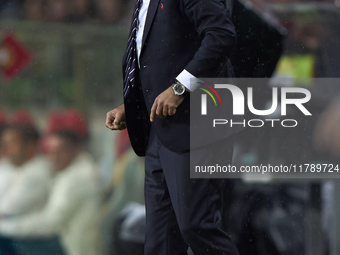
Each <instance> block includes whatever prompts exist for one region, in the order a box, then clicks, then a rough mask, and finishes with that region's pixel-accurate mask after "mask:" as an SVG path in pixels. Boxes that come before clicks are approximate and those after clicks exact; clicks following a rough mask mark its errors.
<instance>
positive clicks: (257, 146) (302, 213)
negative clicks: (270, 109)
mask: <svg viewBox="0 0 340 255" xmlns="http://www.w3.org/2000/svg"><path fill="white" fill-rule="evenodd" d="M133 5H134V1H133V0H125V1H123V0H73V1H67V0H0V43H1V44H0V67H1V75H0V255H11V254H16V255H21V254H34V255H40V254H44V255H46V254H65V255H78V254H82V255H84V254H85V255H86V254H88V255H94V254H96V255H97V254H98V255H101V254H103V255H107V254H117V255H118V254H119V255H125V254H126V255H130V254H131V255H132V254H133V255H136V254H137V255H138V254H143V242H144V235H143V233H144V227H145V223H144V221H145V210H144V205H143V204H144V196H143V187H144V183H143V181H144V172H143V171H144V165H143V164H144V162H143V159H142V158H138V157H137V156H135V154H134V153H133V151H132V149H131V147H130V144H129V141H128V136H127V133H126V131H122V132H112V131H110V130H108V129H106V128H105V117H106V112H107V111H109V110H111V109H113V108H114V107H116V106H118V105H119V104H121V103H122V102H123V98H122V82H121V79H122V77H121V75H122V74H121V59H122V56H123V54H124V52H125V47H126V40H127V35H128V28H129V23H130V19H131V16H132V14H131V13H132V11H133ZM339 5H340V2H339V1H337V0H336V1H297V0H253V1H236V0H235V1H231V0H230V1H228V6H229V8H230V9H231V10H232V19H233V22H234V24H235V26H236V29H237V34H238V46H237V48H236V49H235V51H234V53H233V55H232V56H231V60H232V63H233V65H234V68H235V73H236V76H237V77H240V78H249V77H253V78H264V77H265V78H271V79H270V80H269V81H270V82H268V84H264V85H263V84H262V85H261V86H258V87H257V88H256V89H255V91H254V95H255V98H254V101H255V103H254V104H255V105H256V106H257V108H258V109H262V108H261V107H266V105H268V104H269V105H270V101H271V87H272V86H275V87H282V86H299V87H306V88H308V89H309V90H310V91H312V95H313V100H312V101H311V102H310V105H308V109H309V110H310V111H311V112H312V113H313V116H312V117H311V118H308V119H303V118H302V116H300V115H299V113H298V111H296V109H288V114H287V115H288V116H287V118H294V119H299V120H300V124H299V126H298V127H297V128H294V129H288V130H287V129H283V128H281V129H280V128H275V129H271V128H261V129H251V128H249V129H246V130H245V131H243V132H242V133H240V134H239V135H238V139H237V144H236V145H235V153H234V154H235V155H234V164H236V165H256V164H265V163H271V164H273V165H280V164H285V163H287V162H290V163H291V162H296V163H299V162H300V163H301V162H303V163H326V164H334V165H336V164H339V163H340V162H339V156H340V130H339V128H338V127H339V125H340V86H339V85H337V84H336V82H327V78H338V77H339V76H340V47H339V45H340V22H339V21H340V20H339V19H340V9H339ZM281 78H289V79H285V80H286V82H282V81H283V80H282V79H281ZM301 78H307V79H306V80H303V82H302V81H301ZM312 78H319V81H320V82H311V81H310V80H308V79H312ZM247 117H248V118H251V117H252V116H251V114H250V113H248V116H247ZM339 192H340V184H339V181H338V180H336V179H334V180H330V179H300V180H292V179H287V180H284V179H282V178H280V179H276V178H275V177H273V178H267V179H263V178H262V179H256V178H249V177H247V176H244V178H241V179H237V180H236V179H234V180H229V181H228V186H227V189H226V190H225V196H224V200H225V201H224V202H225V203H224V204H225V205H224V219H223V222H222V224H223V227H224V229H226V230H227V231H228V232H229V233H230V235H231V237H232V239H233V240H234V242H235V243H236V245H237V246H238V248H239V250H240V254H241V255H267V254H270V255H295V254H296V255H328V254H329V255H339V254H340V242H339V240H340V220H339V219H337V217H336V216H337V215H338V214H339V213H340V196H338V194H339ZM189 253H190V251H189Z"/></svg>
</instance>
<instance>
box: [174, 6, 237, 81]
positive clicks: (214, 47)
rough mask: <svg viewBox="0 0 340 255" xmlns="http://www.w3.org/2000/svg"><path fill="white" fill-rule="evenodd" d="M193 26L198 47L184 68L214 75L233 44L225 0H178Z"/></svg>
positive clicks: (197, 72) (234, 34) (198, 73)
mask: <svg viewBox="0 0 340 255" xmlns="http://www.w3.org/2000/svg"><path fill="white" fill-rule="evenodd" d="M180 1H181V7H182V10H183V11H184V13H185V15H186V16H187V17H188V19H189V21H190V22H191V23H192V24H193V26H194V27H195V30H196V32H197V33H198V35H199V37H201V38H202V42H201V46H200V47H199V49H198V50H197V52H196V54H195V55H194V58H193V59H192V60H191V61H190V62H189V63H188V64H187V66H186V67H185V69H186V70H187V71H188V72H189V73H191V74H192V75H194V76H195V77H202V78H204V77H205V78H208V77H215V76H216V75H218V73H219V72H220V71H221V69H222V68H223V67H224V65H225V63H226V62H227V60H228V58H229V56H230V54H231V52H232V50H233V48H234V46H235V44H236V32H235V27H234V25H233V24H232V22H231V21H230V19H229V17H228V16H229V15H228V10H227V7H226V3H225V0H180Z"/></svg>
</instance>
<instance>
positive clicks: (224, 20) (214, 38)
mask: <svg viewBox="0 0 340 255" xmlns="http://www.w3.org/2000/svg"><path fill="white" fill-rule="evenodd" d="M227 13H228V10H227V7H226V3H225V0H151V2H150V6H149V10H148V14H147V19H146V24H145V29H144V34H143V42H142V50H141V55H140V70H139V72H138V73H137V74H136V75H137V76H138V77H137V79H136V82H137V84H135V87H134V88H133V89H132V90H130V92H129V94H128V96H127V97H126V98H125V100H124V103H125V111H126V122H127V128H128V132H129V136H130V140H131V143H132V146H133V148H134V150H135V152H136V153H137V155H139V156H143V155H145V149H146V146H147V141H148V134H149V130H150V121H149V115H150V110H151V107H152V104H153V102H154V100H155V98H156V97H157V96H158V95H159V94H160V93H162V92H163V91H164V90H166V89H167V88H168V87H169V86H170V85H171V84H172V83H173V82H174V80H175V78H176V77H177V75H179V74H180V73H181V72H182V71H183V69H186V70H187V71H188V72H190V73H191V74H192V75H194V76H196V77H225V76H230V73H232V67H231V65H230V62H229V56H230V54H231V51H232V50H233V48H234V46H235V43H236V33H235V28H234V26H233V24H232V23H231V21H230V19H229V17H228V15H227ZM125 62H126V59H125V56H124V58H123V72H124V70H125V64H124V63H125ZM123 77H124V76H123ZM189 105H190V94H189V95H186V96H185V99H184V101H183V103H182V104H181V105H180V106H179V107H178V108H177V112H176V114H175V115H174V116H171V117H167V118H166V119H164V120H162V119H160V118H155V120H154V122H153V124H152V125H154V128H155V131H156V133H157V135H158V137H159V139H160V140H161V142H162V143H163V145H164V146H166V147H167V148H168V149H170V150H172V151H177V152H182V151H186V150H188V149H189V147H190V115H189V113H190V110H189ZM228 135H230V133H229V134H227V135H226V136H228ZM220 138H221V137H220Z"/></svg>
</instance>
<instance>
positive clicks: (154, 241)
mask: <svg viewBox="0 0 340 255" xmlns="http://www.w3.org/2000/svg"><path fill="white" fill-rule="evenodd" d="M235 38H236V35H235V29H234V26H233V25H232V23H231V21H230V20H229V18H228V10H227V6H226V2H225V0H137V2H136V7H135V11H134V15H133V20H132V25H131V28H130V35H129V39H128V47H127V51H126V53H125V55H124V57H123V77H124V104H122V105H120V106H119V107H117V108H115V109H113V110H111V111H110V112H108V113H107V118H106V126H107V127H108V128H110V129H112V130H122V129H125V128H126V127H127V128H128V132H129V136H130V141H131V144H132V146H133V148H134V150H135V152H136V154H137V155H139V156H145V172H146V177H145V202H146V221H147V222H146V224H147V225H146V241H145V254H146V255H165V254H169V255H179V254H187V249H188V246H190V248H191V249H192V250H193V252H194V253H195V254H196V255H203V254H213V255H219V254H225V255H237V254H238V252H237V249H236V248H235V246H234V244H233V242H232V241H231V240H230V238H229V236H228V235H227V234H226V233H225V232H224V231H222V230H221V229H220V228H219V222H220V219H221V212H220V207H221V189H222V188H223V186H224V185H223V184H224V182H223V180H219V179H190V172H189V167H190V153H189V152H190V100H189V99H190V93H191V92H193V91H194V90H195V89H196V88H197V83H195V81H197V77H228V76H230V75H232V73H233V72H232V67H231V65H230V62H229V57H228V56H229V55H230V53H231V51H232V49H233V47H234V45H235V41H236V40H235ZM190 81H191V82H190ZM231 133H232V132H229V133H227V134H226V135H225V136H224V137H220V138H227V140H226V142H224V143H223V144H217V143H218V142H217V143H216V144H217V145H218V146H213V147H210V149H207V148H206V147H204V146H203V147H201V148H198V149H196V154H195V155H201V158H202V161H201V163H202V164H205V163H207V162H205V161H204V160H205V159H213V158H214V157H218V156H219V157H222V158H224V159H225V162H224V163H225V164H227V163H230V162H231V157H232V151H233V139H234V138H233V136H231V137H230V135H231ZM228 137H229V138H228ZM216 144H215V145H216ZM214 148H215V149H214Z"/></svg>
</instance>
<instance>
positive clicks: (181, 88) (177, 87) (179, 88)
mask: <svg viewBox="0 0 340 255" xmlns="http://www.w3.org/2000/svg"><path fill="white" fill-rule="evenodd" d="M175 91H176V92H177V93H178V94H183V93H184V92H185V88H184V86H183V85H182V84H176V85H175Z"/></svg>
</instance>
